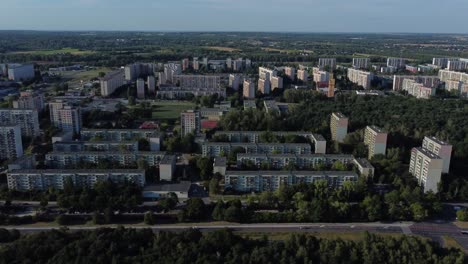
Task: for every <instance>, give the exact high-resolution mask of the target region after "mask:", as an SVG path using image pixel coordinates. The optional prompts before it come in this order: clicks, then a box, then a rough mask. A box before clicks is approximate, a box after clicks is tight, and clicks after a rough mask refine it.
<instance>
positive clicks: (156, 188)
mask: <svg viewBox="0 0 468 264" xmlns="http://www.w3.org/2000/svg"><path fill="white" fill-rule="evenodd" d="M191 185H192V184H191V183H190V182H188V181H185V182H180V183H175V184H158V185H148V186H146V187H145V188H144V189H143V197H144V198H147V199H160V198H165V197H167V196H168V195H169V193H175V194H176V195H177V198H179V199H187V198H189V190H190V186H191Z"/></svg>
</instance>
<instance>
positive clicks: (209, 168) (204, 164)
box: [197, 157, 213, 180]
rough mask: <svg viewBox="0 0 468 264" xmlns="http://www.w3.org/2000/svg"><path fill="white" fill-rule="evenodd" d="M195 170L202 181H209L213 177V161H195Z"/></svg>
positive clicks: (201, 159)
mask: <svg viewBox="0 0 468 264" xmlns="http://www.w3.org/2000/svg"><path fill="white" fill-rule="evenodd" d="M197 168H198V169H199V171H200V176H201V178H202V179H203V180H209V179H211V176H212V175H213V161H212V160H211V159H210V158H208V157H202V158H199V159H198V160H197Z"/></svg>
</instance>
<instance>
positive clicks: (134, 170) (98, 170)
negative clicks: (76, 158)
mask: <svg viewBox="0 0 468 264" xmlns="http://www.w3.org/2000/svg"><path fill="white" fill-rule="evenodd" d="M115 172H119V173H145V170H137V169H111V170H109V169H47V170H13V171H11V172H9V173H8V174H15V173H16V174H32V173H36V174H39V173H70V174H72V173H115Z"/></svg>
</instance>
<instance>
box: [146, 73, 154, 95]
mask: <svg viewBox="0 0 468 264" xmlns="http://www.w3.org/2000/svg"><path fill="white" fill-rule="evenodd" d="M147 83H148V93H150V94H153V95H154V94H155V93H156V80H155V78H154V76H152V75H150V76H148V80H147Z"/></svg>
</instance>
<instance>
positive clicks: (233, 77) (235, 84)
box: [229, 74, 244, 91]
mask: <svg viewBox="0 0 468 264" xmlns="http://www.w3.org/2000/svg"><path fill="white" fill-rule="evenodd" d="M243 81H244V79H243V77H242V75H240V74H230V75H229V86H230V87H231V88H232V89H234V90H236V91H237V90H239V86H240V85H241V84H242V82H243Z"/></svg>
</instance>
